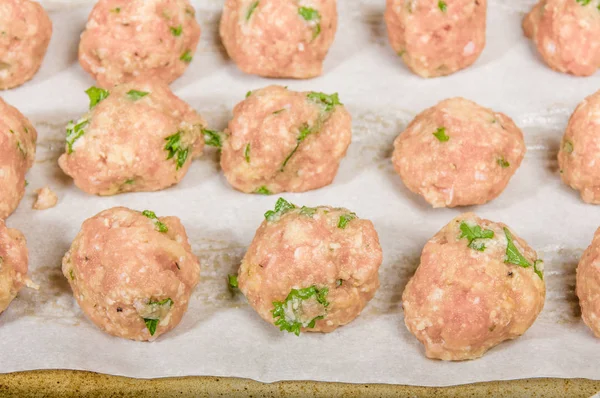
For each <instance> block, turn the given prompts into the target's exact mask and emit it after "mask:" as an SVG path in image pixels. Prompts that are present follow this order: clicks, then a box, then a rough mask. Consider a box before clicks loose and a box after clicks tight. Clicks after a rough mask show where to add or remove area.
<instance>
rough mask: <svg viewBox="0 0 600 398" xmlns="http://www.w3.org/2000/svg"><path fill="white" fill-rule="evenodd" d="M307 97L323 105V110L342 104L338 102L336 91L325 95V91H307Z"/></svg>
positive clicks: (329, 109)
mask: <svg viewBox="0 0 600 398" xmlns="http://www.w3.org/2000/svg"><path fill="white" fill-rule="evenodd" d="M307 97H308V99H310V100H312V101H314V102H316V103H318V104H320V105H324V106H325V112H329V111H331V110H332V109H333V108H335V106H336V105H343V104H342V103H341V102H340V97H339V96H338V93H333V94H331V95H327V94H325V93H318V92H315V91H312V92H310V93H308V95H307Z"/></svg>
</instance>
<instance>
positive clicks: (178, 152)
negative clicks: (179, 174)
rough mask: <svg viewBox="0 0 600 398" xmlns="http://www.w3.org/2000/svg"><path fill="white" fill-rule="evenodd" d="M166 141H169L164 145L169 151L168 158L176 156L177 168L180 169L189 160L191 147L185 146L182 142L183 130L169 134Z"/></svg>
mask: <svg viewBox="0 0 600 398" xmlns="http://www.w3.org/2000/svg"><path fill="white" fill-rule="evenodd" d="M165 141H167V144H166V145H165V147H164V150H165V151H167V152H168V156H167V160H169V159H172V158H174V157H175V163H176V165H177V168H176V170H179V169H180V168H182V167H183V165H184V164H185V162H186V161H187V158H188V154H189V148H184V147H183V146H182V144H181V131H178V132H177V133H175V134H173V135H170V136H168V137H167V138H165Z"/></svg>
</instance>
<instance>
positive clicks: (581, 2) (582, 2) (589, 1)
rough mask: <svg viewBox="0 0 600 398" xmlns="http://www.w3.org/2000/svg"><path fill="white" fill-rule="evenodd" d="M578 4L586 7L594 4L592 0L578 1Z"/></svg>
mask: <svg viewBox="0 0 600 398" xmlns="http://www.w3.org/2000/svg"><path fill="white" fill-rule="evenodd" d="M577 2H578V3H579V4H581V5H582V6H584V7H585V6H587V5H588V4H590V3H591V2H592V0H577Z"/></svg>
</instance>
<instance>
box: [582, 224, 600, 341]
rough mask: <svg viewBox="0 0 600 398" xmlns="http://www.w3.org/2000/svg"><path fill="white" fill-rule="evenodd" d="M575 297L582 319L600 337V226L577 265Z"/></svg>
mask: <svg viewBox="0 0 600 398" xmlns="http://www.w3.org/2000/svg"><path fill="white" fill-rule="evenodd" d="M577 297H578V298H579V305H580V306H581V317H582V318H583V321H584V322H585V324H586V325H588V326H589V328H590V329H591V330H592V332H594V335H595V336H596V337H598V338H600V228H599V229H598V230H597V231H596V234H595V235H594V240H593V241H592V244H591V245H590V246H589V247H588V248H587V250H586V251H585V252H584V253H583V256H582V257H581V260H580V261H579V265H578V266H577Z"/></svg>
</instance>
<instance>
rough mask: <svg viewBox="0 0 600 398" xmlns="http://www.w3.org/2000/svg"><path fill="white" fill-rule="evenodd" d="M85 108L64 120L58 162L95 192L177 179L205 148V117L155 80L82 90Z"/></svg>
mask: <svg viewBox="0 0 600 398" xmlns="http://www.w3.org/2000/svg"><path fill="white" fill-rule="evenodd" d="M87 93H88V95H89V96H90V109H91V110H90V112H88V113H87V114H85V115H84V116H83V117H82V118H81V119H79V120H78V121H77V122H71V123H70V124H69V125H68V126H67V145H66V152H65V153H64V154H63V155H62V156H61V157H60V159H59V161H58V163H59V165H60V167H61V168H62V169H63V171H64V172H65V173H66V174H68V175H69V176H71V177H73V179H74V180H75V185H77V186H78V187H79V188H80V189H81V190H83V191H85V192H87V193H90V194H96V195H114V194H117V193H122V192H133V191H158V190H161V189H164V188H167V187H169V186H171V185H174V184H177V183H178V182H179V181H181V179H182V178H183V177H184V176H185V174H186V173H187V171H188V169H189V167H190V164H191V162H192V158H194V157H197V156H200V155H201V154H202V149H203V148H204V137H203V135H202V127H203V125H204V120H203V119H202V118H201V117H200V115H198V114H197V113H196V112H195V111H194V110H193V109H192V108H191V107H190V106H189V105H188V104H186V103H185V102H184V101H182V100H181V99H179V98H178V97H176V96H175V95H174V94H173V93H172V92H171V90H170V89H169V86H168V85H167V84H166V83H164V82H162V81H160V80H148V81H139V82H133V83H127V84H123V85H119V86H116V87H115V88H114V89H112V90H111V91H110V92H109V91H105V90H102V89H98V88H96V87H92V88H91V89H89V90H88V91H87Z"/></svg>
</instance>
